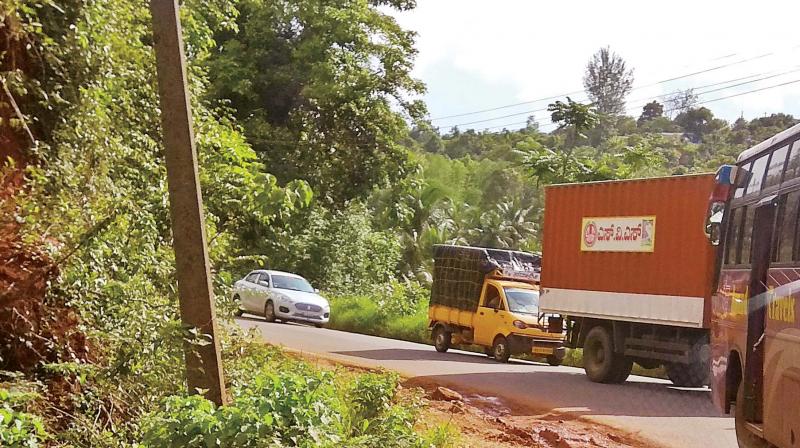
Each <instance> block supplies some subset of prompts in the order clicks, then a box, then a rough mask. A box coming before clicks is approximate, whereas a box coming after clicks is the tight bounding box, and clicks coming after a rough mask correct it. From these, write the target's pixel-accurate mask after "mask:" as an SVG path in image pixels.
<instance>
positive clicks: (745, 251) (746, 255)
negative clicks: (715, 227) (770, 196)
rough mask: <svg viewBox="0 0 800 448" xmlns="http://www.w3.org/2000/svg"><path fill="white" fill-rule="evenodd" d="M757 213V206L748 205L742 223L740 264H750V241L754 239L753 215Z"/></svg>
mask: <svg viewBox="0 0 800 448" xmlns="http://www.w3.org/2000/svg"><path fill="white" fill-rule="evenodd" d="M755 213H756V208H755V206H753V207H747V212H745V215H744V224H743V225H742V233H741V238H742V243H741V244H740V245H739V246H740V247H741V251H740V252H739V264H750V242H751V241H752V240H753V215H755Z"/></svg>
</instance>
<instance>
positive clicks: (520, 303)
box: [504, 288, 539, 314]
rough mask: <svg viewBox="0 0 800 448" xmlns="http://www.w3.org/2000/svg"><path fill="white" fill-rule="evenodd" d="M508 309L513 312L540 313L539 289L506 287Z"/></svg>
mask: <svg viewBox="0 0 800 448" xmlns="http://www.w3.org/2000/svg"><path fill="white" fill-rule="evenodd" d="M504 289H505V291H506V299H507V301H508V310H509V311H511V312H512V313H522V314H538V313H539V291H534V290H532V289H521V288H504Z"/></svg>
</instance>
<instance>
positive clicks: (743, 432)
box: [733, 381, 771, 448]
mask: <svg viewBox="0 0 800 448" xmlns="http://www.w3.org/2000/svg"><path fill="white" fill-rule="evenodd" d="M733 415H734V421H735V423H736V441H737V442H739V446H740V447H742V448H767V447H769V446H771V445H769V444H768V443H767V442H766V441H764V439H762V438H760V437H758V436H756V435H755V434H753V433H752V432H750V431H749V430H748V429H747V427H746V425H747V422H746V421H745V418H744V381H740V382H739V390H738V392H737V393H736V403H735V404H734V409H733Z"/></svg>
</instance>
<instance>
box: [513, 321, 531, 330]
mask: <svg viewBox="0 0 800 448" xmlns="http://www.w3.org/2000/svg"><path fill="white" fill-rule="evenodd" d="M514 326H515V327H517V328H519V329H520V330H524V329H526V328H528V324H526V323H525V322H523V321H521V320H515V321H514Z"/></svg>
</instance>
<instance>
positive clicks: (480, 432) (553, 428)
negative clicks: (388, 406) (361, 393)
mask: <svg viewBox="0 0 800 448" xmlns="http://www.w3.org/2000/svg"><path fill="white" fill-rule="evenodd" d="M287 351H289V352H290V353H294V356H298V357H301V358H303V359H306V360H307V361H311V362H314V363H317V364H321V365H331V366H343V367H345V368H347V369H352V370H358V371H378V370H380V369H376V368H374V367H371V366H367V365H362V364H359V363H355V362H349V361H343V360H340V359H334V358H333V357H327V356H323V355H318V354H311V353H308V352H298V351H292V350H288V349H287ZM401 393H406V394H419V393H423V394H424V397H425V398H424V404H425V406H424V410H423V416H422V418H421V419H420V422H421V423H420V424H419V427H420V429H421V430H426V429H430V428H433V427H435V426H437V425H439V424H442V423H446V424H449V425H451V426H452V427H455V428H457V429H458V431H459V432H460V433H461V435H462V436H461V437H462V439H461V440H460V441H459V443H458V445H459V446H462V447H488V448H511V447H542V448H577V447H610V448H623V447H634V448H644V447H653V446H654V445H653V443H652V442H651V441H647V440H644V439H642V438H640V437H638V436H636V435H633V434H629V433H626V432H625V431H622V430H620V429H616V428H612V427H609V426H606V425H603V424H600V423H597V422H593V421H590V420H589V419H586V418H583V417H579V416H574V415H570V414H562V413H558V412H553V411H549V410H542V409H535V408H532V407H530V406H526V405H525V404H523V403H516V402H514V401H513V400H509V399H507V398H502V397H490V396H484V395H481V394H480V391H475V390H465V389H463V388H457V387H454V386H453V385H452V384H439V383H435V382H433V381H431V380H430V379H419V378H406V379H405V381H404V382H403V390H402V391H401Z"/></svg>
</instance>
